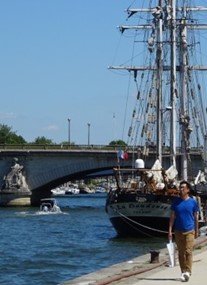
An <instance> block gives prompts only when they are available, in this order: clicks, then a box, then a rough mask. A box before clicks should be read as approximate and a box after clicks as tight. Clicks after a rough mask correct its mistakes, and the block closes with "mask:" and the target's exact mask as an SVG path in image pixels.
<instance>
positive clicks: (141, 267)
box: [59, 236, 207, 285]
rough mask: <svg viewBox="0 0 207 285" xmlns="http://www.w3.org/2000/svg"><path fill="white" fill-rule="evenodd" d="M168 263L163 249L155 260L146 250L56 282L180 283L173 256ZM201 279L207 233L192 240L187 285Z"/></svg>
mask: <svg viewBox="0 0 207 285" xmlns="http://www.w3.org/2000/svg"><path fill="white" fill-rule="evenodd" d="M166 243H167V242H166ZM176 257H177V254H176ZM151 261H155V263H152V262H151ZM168 263H169V255H168V252H167V249H166V248H164V249H161V250H159V258H158V259H157V260H154V259H152V255H151V254H150V253H149V254H146V255H143V256H139V257H137V258H134V259H132V260H129V261H126V262H122V263H118V264H115V265H113V266H110V267H107V268H104V269H101V270H98V271H96V272H92V273H89V274H86V275H83V276H81V277H78V278H75V279H72V280H70V281H66V282H63V283H61V284H59V285H152V284H166V285H169V284H177V283H180V282H181V281H180V276H181V272H180V267H179V264H178V260H177V258H176V265H175V266H174V267H169V265H168ZM205 279H207V236H200V237H198V238H197V239H196V240H195V245H194V251H193V272H192V276H191V277H190V279H189V281H188V284H192V285H195V284H196V285H204V284H206V280H205ZM182 283H183V282H182Z"/></svg>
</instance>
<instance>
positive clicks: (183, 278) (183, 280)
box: [180, 273, 185, 282]
mask: <svg viewBox="0 0 207 285" xmlns="http://www.w3.org/2000/svg"><path fill="white" fill-rule="evenodd" d="M180 281H181V282H185V277H184V273H182V274H181V276H180Z"/></svg>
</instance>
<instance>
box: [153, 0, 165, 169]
mask: <svg viewBox="0 0 207 285" xmlns="http://www.w3.org/2000/svg"><path fill="white" fill-rule="evenodd" d="M158 7H159V8H160V13H159V14H158V15H157V18H155V21H156V24H157V30H158V33H157V43H158V47H157V157H158V159H159V161H160V163H161V165H162V145H163V138H162V135H163V132H162V124H163V122H162V114H163V109H162V72H163V70H162V66H163V62H162V0H159V6H158Z"/></svg>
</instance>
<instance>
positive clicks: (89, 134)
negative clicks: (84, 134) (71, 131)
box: [88, 123, 91, 146]
mask: <svg viewBox="0 0 207 285" xmlns="http://www.w3.org/2000/svg"><path fill="white" fill-rule="evenodd" d="M90 126H91V124H89V123H88V146H89V145H90Z"/></svg>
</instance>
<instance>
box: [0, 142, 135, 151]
mask: <svg viewBox="0 0 207 285" xmlns="http://www.w3.org/2000/svg"><path fill="white" fill-rule="evenodd" d="M124 148H125V147H122V146H119V145H114V146H109V145H73V144H0V150H111V151H118V150H119V149H124ZM127 149H129V151H132V150H133V148H132V147H127Z"/></svg>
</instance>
